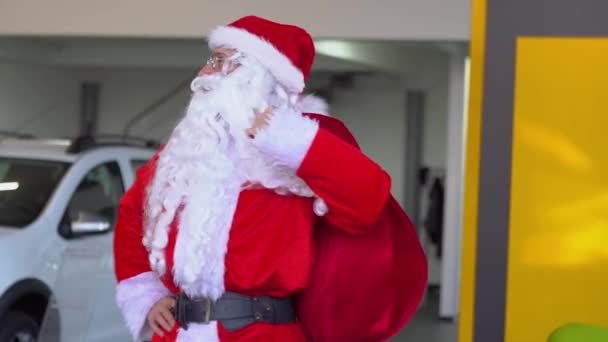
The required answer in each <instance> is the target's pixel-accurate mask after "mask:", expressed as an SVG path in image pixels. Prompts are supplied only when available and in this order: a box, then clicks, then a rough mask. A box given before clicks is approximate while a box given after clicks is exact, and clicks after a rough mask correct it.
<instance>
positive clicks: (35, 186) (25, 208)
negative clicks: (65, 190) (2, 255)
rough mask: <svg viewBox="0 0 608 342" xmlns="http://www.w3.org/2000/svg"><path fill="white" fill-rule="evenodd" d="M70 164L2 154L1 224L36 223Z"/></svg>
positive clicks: (0, 183)
mask: <svg viewBox="0 0 608 342" xmlns="http://www.w3.org/2000/svg"><path fill="white" fill-rule="evenodd" d="M68 167H69V164H68V163H64V162H56V161H46V160H31V159H18V158H4V157H0V225H2V226H9V227H23V226H26V225H28V224H30V223H32V222H33V221H34V220H35V219H36V218H37V217H38V215H39V214H40V212H41V211H42V209H43V208H44V206H45V205H46V203H47V201H48V199H49V197H50V196H51V194H52V193H53V190H54V189H55V187H56V186H57V184H58V183H59V181H60V180H61V177H63V175H64V174H65V172H66V170H67V169H68Z"/></svg>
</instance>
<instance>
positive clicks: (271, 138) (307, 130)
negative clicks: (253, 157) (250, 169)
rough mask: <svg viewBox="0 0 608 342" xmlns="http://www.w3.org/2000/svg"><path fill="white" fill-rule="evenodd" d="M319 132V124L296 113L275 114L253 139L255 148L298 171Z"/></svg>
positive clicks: (283, 112) (280, 112)
mask: <svg viewBox="0 0 608 342" xmlns="http://www.w3.org/2000/svg"><path fill="white" fill-rule="evenodd" d="M318 130H319V123H318V122H317V121H314V120H312V119H310V118H307V117H304V116H303V115H302V114H301V113H298V112H295V111H278V112H275V113H273V115H272V116H271V118H270V120H269V124H268V126H267V127H265V128H263V129H261V130H260V131H259V132H258V133H257V134H256V136H255V138H254V139H253V141H254V144H255V146H257V147H258V148H259V149H260V150H261V151H263V152H264V153H266V154H268V155H269V156H271V157H273V158H274V159H276V161H277V162H278V163H279V164H281V165H285V166H288V167H290V168H292V169H298V168H299V167H300V164H302V161H303V160H304V157H306V153H308V150H309V149H310V146H311V145H312V142H313V140H314V139H315V136H316V135H317V132H318Z"/></svg>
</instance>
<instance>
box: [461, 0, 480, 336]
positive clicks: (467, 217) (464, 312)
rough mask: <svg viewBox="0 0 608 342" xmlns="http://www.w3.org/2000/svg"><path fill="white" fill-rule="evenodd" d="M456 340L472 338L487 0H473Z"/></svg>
mask: <svg viewBox="0 0 608 342" xmlns="http://www.w3.org/2000/svg"><path fill="white" fill-rule="evenodd" d="M472 20H473V28H472V33H471V51H470V63H471V64H470V65H471V67H470V68H471V74H470V75H471V76H470V86H469V105H468V108H469V113H468V115H467V133H466V134H467V142H466V144H467V147H466V164H465V189H464V209H463V236H462V258H461V265H462V266H461V282H460V283H461V285H460V315H459V326H458V329H459V330H458V331H459V334H458V341H460V342H473V330H474V326H473V322H474V315H475V263H476V259H477V258H476V255H477V253H476V251H477V206H478V203H477V202H478V193H479V158H480V146H481V111H482V94H483V74H484V73H483V67H484V60H485V58H484V54H485V30H486V0H473V16H472Z"/></svg>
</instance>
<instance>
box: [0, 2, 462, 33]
mask: <svg viewBox="0 0 608 342" xmlns="http://www.w3.org/2000/svg"><path fill="white" fill-rule="evenodd" d="M470 4H471V0H449V1H446V0H385V1H382V2H377V1H367V0H332V1H325V0H310V1H306V2H303V1H287V2H286V1H279V0H258V1H238V2H236V1H211V0H207V1H205V0H173V1H150V0H129V1H122V0H106V1H95V2H93V1H78V0H54V1H36V0H3V1H1V2H0V35H1V34H11V35H60V36H64V35H67V36H131V37H175V38H184V37H188V38H190V37H201V36H203V35H205V34H206V33H207V31H208V30H209V29H210V28H211V27H214V26H215V25H219V24H224V23H227V22H229V21H232V20H234V19H236V18H238V17H240V16H243V15H248V14H256V15H260V16H264V17H268V18H270V19H274V20H278V21H283V22H288V23H293V24H297V25H301V26H304V27H306V28H307V29H308V30H310V32H311V33H312V34H313V35H314V36H315V37H318V38H336V39H407V40H410V39H413V40H444V41H445V40H459V41H467V40H468V39H469V21H470V7H471V5H470Z"/></svg>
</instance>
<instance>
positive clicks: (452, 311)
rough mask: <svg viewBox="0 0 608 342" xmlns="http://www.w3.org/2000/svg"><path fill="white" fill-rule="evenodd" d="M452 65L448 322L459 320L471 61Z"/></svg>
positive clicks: (444, 276) (444, 301) (459, 58)
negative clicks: (466, 129) (469, 65)
mask: <svg viewBox="0 0 608 342" xmlns="http://www.w3.org/2000/svg"><path fill="white" fill-rule="evenodd" d="M449 63H450V66H449V80H448V82H449V90H448V132H447V134H448V136H447V148H446V152H447V153H446V155H447V167H446V188H445V190H446V191H445V206H444V210H445V211H444V222H443V229H444V231H443V256H442V265H441V266H442V269H441V295H440V302H439V316H440V317H441V318H446V319H451V318H456V316H457V315H458V310H459V297H460V259H461V235H462V210H463V189H464V163H465V146H466V145H465V137H466V134H465V128H466V125H465V123H466V104H467V101H466V97H467V96H468V59H467V58H466V55H465V54H464V53H461V52H454V53H453V54H452V56H451V57H450V62H449Z"/></svg>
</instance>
